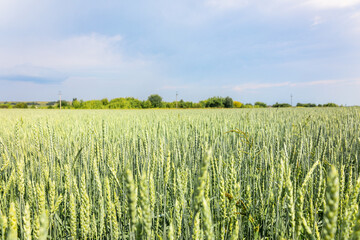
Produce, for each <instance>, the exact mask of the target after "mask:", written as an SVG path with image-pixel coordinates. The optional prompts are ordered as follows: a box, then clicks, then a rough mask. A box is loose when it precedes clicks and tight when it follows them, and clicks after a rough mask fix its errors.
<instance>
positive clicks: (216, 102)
mask: <svg viewBox="0 0 360 240" xmlns="http://www.w3.org/2000/svg"><path fill="white" fill-rule="evenodd" d="M205 107H209V108H222V107H224V98H222V97H212V98H209V99H207V100H206V103H205Z"/></svg>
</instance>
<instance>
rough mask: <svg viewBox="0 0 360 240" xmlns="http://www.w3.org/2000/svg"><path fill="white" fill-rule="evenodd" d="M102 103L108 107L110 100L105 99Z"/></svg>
mask: <svg viewBox="0 0 360 240" xmlns="http://www.w3.org/2000/svg"><path fill="white" fill-rule="evenodd" d="M101 103H102V104H103V105H104V106H106V105H108V104H109V100H108V99H107V98H103V99H101Z"/></svg>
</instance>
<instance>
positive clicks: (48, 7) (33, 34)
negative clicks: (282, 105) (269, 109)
mask: <svg viewBox="0 0 360 240" xmlns="http://www.w3.org/2000/svg"><path fill="white" fill-rule="evenodd" d="M59 91H61V93H62V98H63V99H66V100H72V99H73V98H78V99H83V100H91V99H102V98H108V99H112V98H117V97H130V96H131V97H136V98H139V99H142V100H143V99H147V97H148V96H149V95H151V94H159V95H160V96H162V97H163V99H164V100H165V101H174V100H175V96H176V92H178V95H179V97H178V98H179V99H184V100H185V101H199V100H203V99H206V98H209V97H213V96H223V97H225V96H230V97H232V98H233V99H234V100H236V101H240V102H243V103H254V102H256V101H261V102H265V103H267V104H274V103H276V102H286V103H290V101H291V98H290V96H291V95H292V96H293V105H295V104H296V103H297V102H301V103H308V102H311V103H317V104H319V103H327V102H335V103H338V104H343V105H360V94H359V93H360V0H303V1H296V0H267V1H264V0H262V1H260V0H252V1H250V0H197V1H194V0H191V1H190V0H172V1H168V0H153V1H143V0H133V1H120V0H104V1H95V0H86V1H84V0H77V1H73V0H62V1H56V0H55V1H48V0H27V1H20V0H1V1H0V101H53V100H57V99H58V93H59Z"/></svg>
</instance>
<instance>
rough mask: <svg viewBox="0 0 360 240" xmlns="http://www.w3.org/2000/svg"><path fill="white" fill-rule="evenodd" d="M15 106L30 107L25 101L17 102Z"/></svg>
mask: <svg viewBox="0 0 360 240" xmlns="http://www.w3.org/2000/svg"><path fill="white" fill-rule="evenodd" d="M14 108H28V105H27V104H26V103H24V102H19V103H16V105H15V106H14Z"/></svg>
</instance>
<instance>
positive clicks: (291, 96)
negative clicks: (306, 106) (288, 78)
mask: <svg viewBox="0 0 360 240" xmlns="http://www.w3.org/2000/svg"><path fill="white" fill-rule="evenodd" d="M290 98H291V106H292V98H293V95H292V93H291V94H290Z"/></svg>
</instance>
